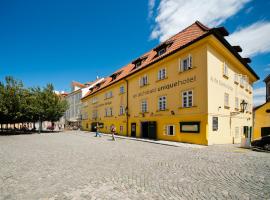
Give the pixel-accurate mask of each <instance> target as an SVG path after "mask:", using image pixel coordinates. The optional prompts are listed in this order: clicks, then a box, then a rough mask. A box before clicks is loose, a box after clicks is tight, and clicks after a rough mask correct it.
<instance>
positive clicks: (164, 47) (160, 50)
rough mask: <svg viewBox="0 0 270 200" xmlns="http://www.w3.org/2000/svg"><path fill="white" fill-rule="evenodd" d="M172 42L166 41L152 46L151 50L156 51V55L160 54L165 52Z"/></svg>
mask: <svg viewBox="0 0 270 200" xmlns="http://www.w3.org/2000/svg"><path fill="white" fill-rule="evenodd" d="M172 43H173V41H166V42H164V43H162V44H160V45H159V46H157V47H156V48H154V49H153V50H154V51H156V52H157V56H161V55H163V54H164V53H166V51H167V49H168V48H169V47H170V46H171V45H172Z"/></svg>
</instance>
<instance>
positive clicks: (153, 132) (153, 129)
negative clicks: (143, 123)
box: [148, 121, 157, 139]
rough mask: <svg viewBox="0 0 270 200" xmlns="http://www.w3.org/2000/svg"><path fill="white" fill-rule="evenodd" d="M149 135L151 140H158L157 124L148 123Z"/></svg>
mask: <svg viewBox="0 0 270 200" xmlns="http://www.w3.org/2000/svg"><path fill="white" fill-rule="evenodd" d="M148 135H149V138H150V139H157V123H156V122H155V121H153V122H148Z"/></svg>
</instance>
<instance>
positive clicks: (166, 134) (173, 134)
mask: <svg viewBox="0 0 270 200" xmlns="http://www.w3.org/2000/svg"><path fill="white" fill-rule="evenodd" d="M165 135H166V136H169V137H173V136H175V134H173V135H168V134H165Z"/></svg>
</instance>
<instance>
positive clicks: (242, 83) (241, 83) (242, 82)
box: [240, 75, 245, 86]
mask: <svg viewBox="0 0 270 200" xmlns="http://www.w3.org/2000/svg"><path fill="white" fill-rule="evenodd" d="M244 83H245V77H244V76H243V75H241V77H240V85H242V86H244Z"/></svg>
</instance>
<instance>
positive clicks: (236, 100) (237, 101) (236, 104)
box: [224, 97, 239, 109]
mask: <svg viewBox="0 0 270 200" xmlns="http://www.w3.org/2000/svg"><path fill="white" fill-rule="evenodd" d="M224 98H225V97H224ZM235 108H236V109H239V98H238V97H235Z"/></svg>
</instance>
